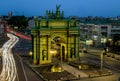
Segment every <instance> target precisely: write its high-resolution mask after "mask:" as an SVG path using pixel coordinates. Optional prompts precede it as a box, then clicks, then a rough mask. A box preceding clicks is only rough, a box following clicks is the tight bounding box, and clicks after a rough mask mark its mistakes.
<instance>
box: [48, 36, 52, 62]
mask: <svg viewBox="0 0 120 81" xmlns="http://www.w3.org/2000/svg"><path fill="white" fill-rule="evenodd" d="M47 48H48V52H47V54H48V57H47V60H48V63H51V62H52V59H51V54H50V50H51V38H50V35H48V47H47Z"/></svg>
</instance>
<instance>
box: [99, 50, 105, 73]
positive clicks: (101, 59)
mask: <svg viewBox="0 0 120 81" xmlns="http://www.w3.org/2000/svg"><path fill="white" fill-rule="evenodd" d="M104 52H105V51H104V50H103V51H102V52H101V54H100V70H101V72H102V69H103V53H104Z"/></svg>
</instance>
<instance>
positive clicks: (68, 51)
mask: <svg viewBox="0 0 120 81" xmlns="http://www.w3.org/2000/svg"><path fill="white" fill-rule="evenodd" d="M70 43H71V42H70V35H69V36H68V50H67V53H68V61H69V60H70V58H71V57H70V54H71V53H70V48H71V46H70Z"/></svg>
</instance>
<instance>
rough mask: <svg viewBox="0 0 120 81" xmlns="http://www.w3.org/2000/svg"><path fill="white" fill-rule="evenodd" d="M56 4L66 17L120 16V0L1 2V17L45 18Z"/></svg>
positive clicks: (19, 0) (2, 0) (23, 0)
mask: <svg viewBox="0 0 120 81" xmlns="http://www.w3.org/2000/svg"><path fill="white" fill-rule="evenodd" d="M56 4H58V5H59V4H60V5H61V7H60V9H61V10H63V11H64V12H65V16H80V17H85V16H104V17H108V16H120V0H0V15H7V14H8V12H9V11H12V12H13V14H14V15H16V14H18V15H22V14H24V15H25V16H45V11H46V10H54V11H55V8H56Z"/></svg>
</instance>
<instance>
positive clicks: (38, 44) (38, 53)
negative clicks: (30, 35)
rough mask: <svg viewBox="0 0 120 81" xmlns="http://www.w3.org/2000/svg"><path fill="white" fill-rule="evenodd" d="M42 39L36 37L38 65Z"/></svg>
mask: <svg viewBox="0 0 120 81" xmlns="http://www.w3.org/2000/svg"><path fill="white" fill-rule="evenodd" d="M39 40H40V38H39V35H37V37H36V59H37V63H38V61H39V56H40V50H39V49H40V48H39V47H40V41H39Z"/></svg>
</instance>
